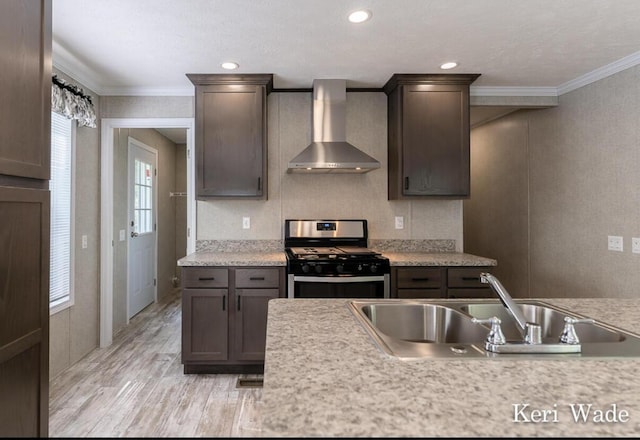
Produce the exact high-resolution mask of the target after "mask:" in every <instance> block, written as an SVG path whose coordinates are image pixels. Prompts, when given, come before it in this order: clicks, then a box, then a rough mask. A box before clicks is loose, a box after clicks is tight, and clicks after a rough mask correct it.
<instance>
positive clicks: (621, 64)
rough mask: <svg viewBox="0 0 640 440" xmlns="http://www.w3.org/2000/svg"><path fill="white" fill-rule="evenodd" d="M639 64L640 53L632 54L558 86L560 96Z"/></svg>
mask: <svg viewBox="0 0 640 440" xmlns="http://www.w3.org/2000/svg"><path fill="white" fill-rule="evenodd" d="M638 64H640V52H635V53H632V54H631V55H628V56H626V57H624V58H621V59H619V60H618V61H614V62H613V63H610V64H607V65H606V66H602V67H600V68H598V69H596V70H593V71H591V72H589V73H585V74H584V75H582V76H579V77H577V78H575V79H572V80H571V81H567V82H566V83H564V84H562V85H560V86H558V96H559V95H564V94H565V93H569V92H571V91H573V90H575V89H578V88H580V87H583V86H586V85H587V84H591V83H593V82H596V81H599V80H601V79H604V78H606V77H608V76H611V75H614V74H616V73H618V72H622V71H623V70H625V69H628V68H630V67H634V66H637V65H638Z"/></svg>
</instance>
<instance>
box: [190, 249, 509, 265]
mask: <svg viewBox="0 0 640 440" xmlns="http://www.w3.org/2000/svg"><path fill="white" fill-rule="evenodd" d="M382 255H384V256H385V257H387V258H389V262H390V264H391V266H495V265H496V264H497V263H496V260H493V259H491V258H485V257H479V256H477V255H471V254H465V253H460V252H434V253H424V252H383V253H382ZM286 264H287V258H286V256H285V253H284V252H283V251H273V250H271V251H246V252H229V251H213V250H201V251H197V252H194V253H192V254H189V255H187V256H186V257H183V258H181V259H179V260H178V266H286Z"/></svg>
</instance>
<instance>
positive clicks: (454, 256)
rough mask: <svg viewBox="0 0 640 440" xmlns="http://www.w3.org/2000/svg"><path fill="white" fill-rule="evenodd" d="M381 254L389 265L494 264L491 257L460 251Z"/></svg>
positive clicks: (494, 261)
mask: <svg viewBox="0 0 640 440" xmlns="http://www.w3.org/2000/svg"><path fill="white" fill-rule="evenodd" d="M382 255H384V256H385V257H387V258H388V259H389V263H390V264H391V266H496V265H497V264H498V262H497V261H496V260H494V259H492V258H486V257H480V256H478V255H472V254H465V253H462V252H389V251H383V252H382Z"/></svg>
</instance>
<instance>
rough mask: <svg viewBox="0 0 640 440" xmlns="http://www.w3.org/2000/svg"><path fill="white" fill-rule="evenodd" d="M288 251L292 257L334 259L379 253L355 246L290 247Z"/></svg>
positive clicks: (365, 256) (369, 255)
mask: <svg viewBox="0 0 640 440" xmlns="http://www.w3.org/2000/svg"><path fill="white" fill-rule="evenodd" d="M290 252H291V254H292V256H293V257H294V258H299V259H305V260H319V259H325V258H328V259H334V258H338V259H340V258H342V259H345V258H367V257H372V256H376V255H380V254H378V253H376V252H374V251H372V250H371V249H367V248H363V247H356V246H340V247H292V248H290Z"/></svg>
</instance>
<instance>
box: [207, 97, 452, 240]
mask: <svg viewBox="0 0 640 440" xmlns="http://www.w3.org/2000/svg"><path fill="white" fill-rule="evenodd" d="M311 109H312V96H311V93H272V94H271V95H269V97H268V145H269V150H268V167H269V168H268V169H269V171H268V172H269V176H268V179H269V194H268V200H267V201H243V200H222V201H217V200H216V201H199V202H198V203H197V238H198V239H200V240H212V239H280V238H282V235H283V225H284V220H285V219H287V218H319V217H322V218H365V219H367V220H369V229H370V237H371V238H397V239H414V238H434V239H454V240H456V243H457V246H458V248H459V249H461V246H462V202H461V201H460V200H435V201H434V200H420V201H389V200H387V98H386V95H385V94H384V93H373V92H372V93H369V92H353V93H347V140H348V141H349V142H351V143H352V144H353V145H355V146H356V147H358V148H360V149H361V150H363V151H364V152H366V153H367V154H369V155H371V156H373V157H374V158H376V159H377V160H379V161H380V163H381V168H380V169H378V170H374V171H370V172H368V173H366V174H320V175H319V174H311V175H306V174H287V173H286V171H287V164H288V162H289V160H290V159H292V158H293V157H294V156H296V155H297V154H298V153H299V152H300V151H302V149H304V148H305V147H306V146H307V145H308V144H309V142H310V140H311ZM243 216H249V217H251V229H248V230H247V229H242V217H243ZM395 216H403V217H404V223H405V228H404V229H402V230H398V229H395V227H394V217H395Z"/></svg>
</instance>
